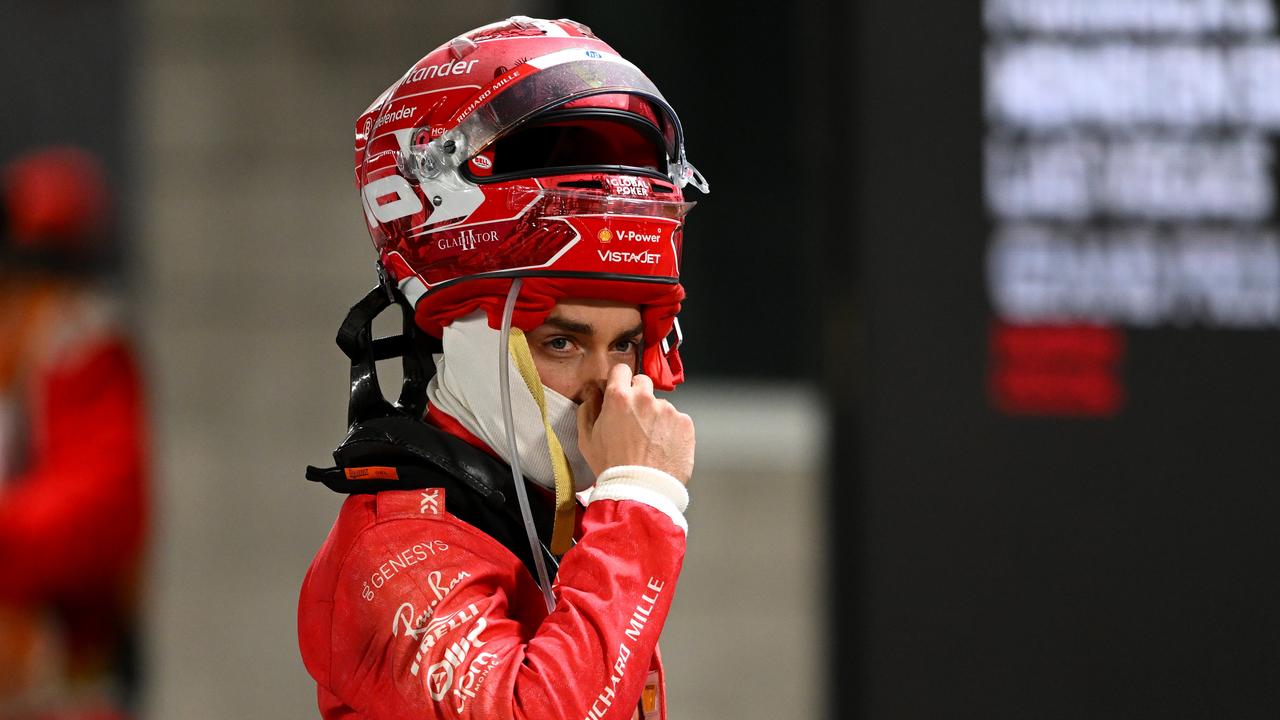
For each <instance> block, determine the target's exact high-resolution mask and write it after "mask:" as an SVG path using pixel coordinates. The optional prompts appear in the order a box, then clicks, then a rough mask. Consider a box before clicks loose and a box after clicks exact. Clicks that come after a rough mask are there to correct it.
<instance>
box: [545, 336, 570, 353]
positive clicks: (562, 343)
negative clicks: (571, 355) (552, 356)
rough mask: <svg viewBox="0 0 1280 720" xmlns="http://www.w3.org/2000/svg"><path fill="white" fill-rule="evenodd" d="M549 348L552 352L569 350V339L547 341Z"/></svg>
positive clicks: (558, 338) (561, 338)
mask: <svg viewBox="0 0 1280 720" xmlns="http://www.w3.org/2000/svg"><path fill="white" fill-rule="evenodd" d="M547 347H549V348H551V349H552V350H568V349H569V338H563V337H557V338H551V339H550V340H548V341H547Z"/></svg>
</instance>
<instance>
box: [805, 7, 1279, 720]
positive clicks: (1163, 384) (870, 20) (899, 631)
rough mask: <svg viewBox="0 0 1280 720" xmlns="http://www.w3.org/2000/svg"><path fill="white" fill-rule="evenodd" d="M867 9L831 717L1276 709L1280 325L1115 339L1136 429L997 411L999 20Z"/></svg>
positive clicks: (840, 388) (839, 306) (844, 300)
mask: <svg viewBox="0 0 1280 720" xmlns="http://www.w3.org/2000/svg"><path fill="white" fill-rule="evenodd" d="M855 14H856V31H855V33H854V34H853V35H852V36H851V38H850V43H851V45H852V46H853V47H854V51H853V52H854V55H855V57H856V58H857V59H858V62H857V68H858V72H857V81H856V83H852V84H848V85H845V86H844V87H846V88H848V89H849V90H851V91H852V92H853V93H854V97H855V98H856V107H855V110H856V117H857V120H856V121H854V122H853V123H851V124H850V125H849V126H847V127H846V129H847V130H848V131H849V132H851V133H852V137H853V140H854V146H853V152H854V154H853V158H854V162H855V164H856V167H857V169H858V170H857V179H858V182H857V186H856V192H855V197H856V204H855V206H854V207H855V209H854V211H853V217H854V220H853V227H854V228H856V231H855V235H856V237H857V242H858V245H859V248H860V250H859V253H858V257H857V260H856V263H855V265H856V267H858V268H859V269H860V272H858V273H857V277H858V278H859V279H860V283H859V290H858V292H857V295H856V297H857V298H858V299H859V300H858V301H852V302H855V303H857V304H859V305H860V307H862V308H865V313H864V314H863V319H864V321H865V331H864V332H863V333H862V334H861V335H860V337H861V338H862V340H863V342H864V344H862V345H860V346H858V345H855V346H853V350H852V351H850V350H846V351H845V352H844V353H843V354H839V355H838V358H839V360H838V362H840V363H845V362H852V361H854V359H855V358H860V363H861V367H862V368H863V369H864V370H865V372H863V373H860V374H859V375H858V376H856V378H854V377H848V376H843V375H841V374H839V373H834V374H829V375H828V379H829V380H832V381H833V383H832V385H831V389H832V391H833V397H835V398H838V400H837V408H836V412H835V415H836V418H837V427H836V429H835V438H836V441H835V448H834V471H833V473H832V476H831V482H832V490H833V499H834V502H833V504H832V506H831V512H830V515H829V521H830V522H831V523H832V526H833V528H835V533H834V534H833V551H834V557H833V563H832V567H833V570H834V574H835V577H836V587H835V593H834V600H833V610H834V612H835V614H834V615H833V622H834V623H835V627H836V632H837V638H838V639H837V640H836V642H835V644H834V647H835V648H836V655H835V661H836V662H835V665H834V668H835V670H834V676H835V677H834V684H833V701H832V704H833V708H835V709H834V710H833V715H835V716H839V717H869V718H895V719H897V718H967V717H974V718H978V717H981V718H1027V717H1035V718H1064V719H1065V718H1082V717H1091V718H1120V717H1162V718H1165V717H1169V718H1172V717H1177V718H1227V717H1230V718H1262V717H1274V716H1275V715H1276V713H1277V712H1280V683H1277V682H1276V678H1277V677H1280V674H1278V673H1280V650H1277V648H1280V620H1278V619H1277V614H1276V612H1275V608H1276V607H1277V606H1278V605H1280V576H1278V575H1277V573H1276V572H1275V571H1274V568H1275V558H1276V557H1277V553H1278V552H1280V529H1277V525H1276V522H1275V518H1276V517H1277V516H1278V514H1280V486H1278V485H1277V479H1280V446H1278V445H1277V442H1276V440H1277V436H1278V435H1277V431H1278V430H1280V403H1277V400H1280V373H1277V372H1276V368H1277V360H1280V336H1277V334H1276V332H1275V331H1274V329H1269V328H1255V329H1239V330H1211V329H1208V328H1207V327H1205V324H1204V323H1202V322H1198V321H1196V320H1194V319H1192V320H1190V321H1188V322H1186V323H1182V324H1163V325H1157V326H1154V327H1151V328H1140V327H1128V326H1124V325H1123V324H1118V325H1117V326H1115V327H1112V328H1109V329H1108V331H1116V332H1118V333H1119V338H1120V342H1121V347H1122V355H1123V359H1122V361H1121V362H1120V365H1119V367H1118V369H1117V370H1116V373H1117V378H1118V380H1119V383H1120V386H1121V388H1122V392H1123V401H1122V404H1121V406H1120V407H1119V408H1118V409H1116V410H1115V411H1114V412H1105V413H1099V414H1094V415H1089V414H1088V413H1084V414H1079V413H1076V414H1072V413H1064V412H1035V411H1031V412H1020V413H1009V412H1006V411H1003V410H1001V409H999V408H998V403H996V402H995V401H994V400H993V393H992V390H991V387H990V386H989V382H990V380H991V377H992V364H993V363H995V362H996V359H995V357H994V354H993V351H992V350H991V348H990V347H989V344H990V339H991V337H992V335H991V333H992V332H993V329H992V328H993V322H994V320H995V313H994V311H993V309H992V307H991V304H990V302H989V300H988V292H987V283H988V281H989V278H988V277H987V276H986V275H985V271H986V269H985V261H986V249H987V247H988V236H989V234H990V233H991V231H992V221H991V220H990V219H989V217H988V215H987V212H986V210H985V208H984V199H983V194H982V193H983V190H982V182H983V180H982V178H983V156H982V144H983V138H984V133H985V129H984V119H983V104H982V100H981V98H982V91H983V85H982V74H981V73H982V59H983V41H984V35H983V30H982V17H981V13H980V10H979V7H978V6H977V5H976V4H971V3H968V4H966V3H959V4H957V3H924V2H893V3H888V2H884V3H861V4H858V6H857V10H856V13H855ZM1103 220H1104V221H1107V222H1110V221H1111V220H1114V218H1112V219H1110V220H1108V219H1107V218H1103ZM1270 222H1274V220H1271V221H1270ZM846 267H848V266H845V265H841V266H840V267H837V268H833V269H832V271H831V272H830V273H828V274H827V276H826V278H827V292H828V296H827V297H828V298H829V300H828V303H827V308H828V310H829V314H828V316H827V317H828V318H829V320H830V323H829V326H828V327H829V328H831V329H836V328H839V327H841V326H842V324H844V323H847V322H850V321H852V320H853V319H854V318H853V316H851V314H850V313H849V308H850V302H851V301H850V300H849V298H848V296H847V295H845V294H843V293H841V292H840V291H839V290H838V289H837V287H838V286H839V284H840V282H841V280H842V278H844V277H845V274H844V272H845V268H846ZM859 301H860V302H859ZM832 348H833V349H834V350H835V351H836V352H837V353H840V351H839V344H838V338H837V343H835V344H833V345H832ZM859 350H860V352H859Z"/></svg>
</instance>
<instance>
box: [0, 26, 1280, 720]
mask: <svg viewBox="0 0 1280 720" xmlns="http://www.w3.org/2000/svg"><path fill="white" fill-rule="evenodd" d="M512 14H527V15H533V16H543V17H571V18H574V19H577V20H579V21H581V22H583V23H585V24H587V25H589V26H591V27H592V28H593V30H594V31H595V32H596V33H597V34H598V35H600V36H601V37H602V38H604V39H605V40H606V41H608V42H610V43H611V44H612V45H613V46H614V47H615V48H617V49H618V50H619V51H620V52H621V53H622V54H623V55H624V56H626V57H628V58H629V59H631V60H632V61H634V62H635V63H636V64H638V65H639V66H640V67H642V68H643V69H644V70H645V71H646V72H647V73H648V74H649V76H650V77H651V78H653V79H654V81H655V82H656V84H657V85H658V86H659V87H661V88H662V90H663V92H664V94H665V95H666V97H667V98H668V99H669V100H670V101H671V103H672V104H673V106H675V107H676V108H677V110H678V111H679V112H680V114H681V117H682V119H683V120H684V122H685V125H686V130H687V134H688V137H689V153H690V157H691V159H693V160H694V161H695V162H696V163H697V164H698V167H699V169H700V170H702V171H703V172H704V173H705V174H706V175H707V177H708V178H709V179H710V181H711V183H712V186H713V193H712V194H711V195H709V196H707V197H705V198H702V199H701V201H700V205H699V207H698V208H697V210H696V211H695V212H694V213H693V214H692V216H691V217H690V223H689V226H688V230H687V233H686V239H687V242H686V248H685V266H684V270H683V276H684V279H685V285H686V287H687V288H688V289H689V295H690V297H689V301H688V303H687V309H686V310H685V312H684V313H683V314H682V323H683V325H684V328H685V334H686V337H687V339H688V343H687V345H685V346H684V347H683V348H682V352H683V353H684V356H685V363H686V366H687V367H688V368H689V375H690V381H689V382H688V383H687V384H686V385H685V386H683V387H682V388H681V389H680V390H678V391H677V392H676V393H675V394H674V396H673V398H672V399H673V401H674V402H676V404H677V405H680V406H681V407H682V408H684V409H687V410H688V411H689V412H690V413H691V414H692V415H693V416H694V418H695V420H696V421H697V424H698V433H699V436H698V439H699V455H698V475H697V478H696V481H695V485H694V487H693V498H694V499H693V503H692V506H691V509H690V512H689V519H690V526H691V533H690V544H689V555H688V559H687V562H686V566H685V573H684V575H683V577H682V579H681V587H680V591H679V595H678V597H677V599H676V602H675V606H674V609H673V613H672V616H671V619H670V620H669V622H668V624H667V627H666V630H665V632H664V635H663V641H662V642H663V649H664V659H665V661H666V662H667V665H668V677H669V680H668V690H669V706H670V707H671V708H672V711H673V712H672V716H673V718H720V717H724V718H729V717H732V718H780V717H782V718H785V717H824V716H825V717H840V718H843V717H858V718H894V719H898V718H930V719H932V718H951V717H983V718H1027V717H1035V718H1064V719H1066V718H1081V717H1099V718H1113V717H1114V718H1120V717H1125V718H1146V717H1153V718H1154V717H1160V718H1174V717H1178V718H1181V717H1185V718H1274V717H1276V716H1277V715H1278V714H1280V615H1278V614H1277V612H1276V611H1275V608H1277V607H1280V576H1278V573H1277V572H1276V565H1277V563H1276V560H1277V558H1278V557H1280V526H1278V525H1277V522H1276V519H1277V517H1280V487H1278V486H1277V480H1280V445H1278V444H1277V442H1276V438H1277V437H1278V434H1277V433H1278V431H1280V373H1277V372H1276V368H1277V366H1278V364H1280V363H1278V361H1280V335H1278V334H1277V330H1278V329H1280V237H1278V235H1277V222H1278V218H1277V214H1276V202H1275V199H1276V192H1275V187H1276V181H1277V172H1276V166H1275V163H1274V157H1273V155H1274V153H1275V139H1276V134H1277V133H1278V132H1280V27H1278V26H1277V8H1276V6H1275V4H1274V3H1273V2H1272V0H984V1H982V2H971V3H937V2H923V1H922V0H897V1H895V2H890V1H888V0H884V1H876V2H858V3H854V2H835V0H796V1H795V2H791V3H776V2H765V1H764V0H741V1H740V2H736V3H733V4H732V5H729V4H720V3H712V2H700V3H677V2H666V1H657V2H650V3H646V4H644V5H642V6H641V5H632V4H624V3H608V4H606V3H598V2H591V3H588V2H581V1H579V0H544V1H541V2H515V1H510V0H501V1H500V0H472V1H471V2H466V3H462V2H457V3H455V2H423V1H421V0H417V1H413V2H410V1H408V0H365V1H363V2H359V3H356V2H328V1H325V0H310V1H308V2H302V1H301V0H287V1H280V2H272V3H258V2H248V1H247V0H222V1H220V2H213V1H211V0H190V1H188V2H181V3H179V2H160V1H159V0H150V1H147V0H133V1H132V2H102V1H97V2H90V1H89V0H52V1H50V2H45V3H28V2H16V1H13V0H0V57H2V58H3V59H4V62H3V67H4V68H5V70H6V72H5V73H3V75H0V89H2V90H3V92H2V93H0V97H2V98H3V100H0V107H3V112H0V128H2V129H3V132H0V164H3V165H4V167H5V171H4V176H3V179H4V183H5V185H4V190H5V203H6V204H5V209H4V211H3V212H4V217H5V218H6V220H5V223H6V228H7V231H6V232H7V234H6V237H5V238H4V242H5V243H6V245H7V247H6V248H5V254H4V255H3V258H2V259H3V261H4V263H5V265H4V267H3V268H2V270H3V272H2V273H0V289H2V290H3V292H0V332H2V337H0V343H4V345H5V352H4V353H0V381H3V383H4V384H3V385H0V411H2V412H0V470H3V471H4V475H3V477H4V479H3V480H0V569H2V570H3V571H4V572H3V575H4V576H5V577H4V578H3V579H0V661H3V660H5V659H6V658H8V659H12V658H14V657H24V658H28V659H29V658H32V657H34V658H35V661H34V662H33V663H32V664H33V666H34V667H35V668H36V669H35V670H31V671H30V672H29V673H28V671H27V670H24V673H27V674H29V675H30V676H31V678H34V679H32V680H30V682H29V683H28V685H27V686H28V687H29V688H30V687H36V686H38V687H41V688H45V689H44V690H40V691H31V692H28V693H27V696H26V697H25V698H24V699H23V700H22V702H24V703H28V705H29V706H30V707H36V706H37V705H38V703H40V702H45V701H48V700H49V698H50V697H54V696H56V695H57V693H58V692H59V691H58V689H57V688H58V687H60V686H59V685H58V682H59V681H58V680H56V679H49V677H48V672H46V675H43V676H42V675H40V674H39V673H40V672H43V671H48V669H49V668H54V667H61V666H65V665H70V666H72V667H74V668H75V671H76V673H78V674H79V675H80V676H81V677H89V678H94V679H93V680H91V681H90V682H87V683H81V684H80V685H79V687H89V688H91V689H90V690H88V691H85V692H84V697H85V698H87V699H86V700H85V702H86V703H92V702H95V700H94V698H101V697H108V696H111V695H113V694H114V693H115V690H114V689H113V688H117V687H125V688H132V689H133V691H132V692H131V693H126V695H127V698H126V700H127V704H132V706H133V707H135V708H136V710H137V712H136V715H137V716H139V717H151V718H171V717H182V718H192V719H196V720H203V719H205V718H210V719H212V718H232V717H237V718H238V717H278V718H307V717H315V716H316V712H315V701H314V697H315V692H314V684H313V683H312V682H311V680H310V679H309V678H308V676H307V675H306V673H305V671H304V669H303V667H302V664H301V661H300V659H299V656H298V651H297V642H296V633H295V612H296V602H297V593H298V588H299V586H300V583H301V579H302V575H303V573H304V572H305V570H306V568H307V566H308V564H309V562H310V560H311V557H312V555H313V554H314V552H315V550H316V549H317V547H318V546H319V544H320V542H321V541H322V540H323V538H324V536H325V534H326V532H327V531H328V528H329V525H330V523H331V522H332V520H333V518H334V516H335V514H336V512H337V509H338V506H339V502H340V499H341V498H340V497H339V496H337V495H334V494H332V493H329V492H328V491H326V490H324V489H322V488H319V487H315V486H313V485H312V484H310V483H307V482H305V480H304V479H303V476H302V470H303V467H304V466H305V465H306V464H308V463H311V464H318V465H319V464H326V463H327V460H328V457H329V452H330V451H331V450H332V448H333V446H334V445H336V443H337V442H338V441H339V440H340V439H341V437H342V435H343V431H344V429H345V422H344V418H345V410H346V399H347V398H346V388H347V372H348V368H347V362H346V360H345V358H344V357H343V356H342V355H341V353H340V352H339V351H338V349H337V348H336V347H335V346H334V345H333V336H334V334H335V331H336V329H337V326H338V323H339V322H340V321H341V319H342V318H343V317H344V315H345V312H346V310H347V308H348V307H349V306H350V304H352V303H353V302H354V301H355V300H357V299H358V298H359V297H360V296H361V295H363V293H364V292H365V291H367V290H368V288H369V287H371V286H372V284H373V283H374V282H375V276H374V272H373V261H374V254H373V252H372V248H371V246H370V244H369V240H368V236H367V233H366V231H365V229H364V224H363V220H362V218H361V217H360V214H359V209H358V204H357V199H356V193H355V191H354V188H353V187H352V184H351V174H350V173H351V165H350V163H351V155H350V148H351V141H352V131H353V127H352V122H353V121H354V118H355V117H356V115H357V113H359V112H360V111H361V110H363V109H364V108H365V107H366V106H367V105H368V103H369V102H370V101H371V100H372V98H373V97H375V96H376V95H377V94H378V93H380V92H381V91H382V90H383V89H384V88H385V87H387V86H388V85H389V84H390V83H391V82H392V81H394V80H395V79H396V78H397V77H398V76H399V75H400V74H401V73H402V72H403V71H404V70H405V69H406V68H408V67H409V66H410V65H411V64H412V63H414V62H415V61H416V60H417V59H418V58H420V57H421V56H422V55H424V54H426V53H427V52H428V51H429V50H431V49H432V48H434V47H435V46H437V45H439V44H440V43H443V42H445V41H447V40H449V39H450V38H452V37H454V36H455V35H457V34H458V33H461V32H463V31H465V30H468V29H470V28H472V27H475V26H477V25H480V24H483V23H486V22H490V21H493V20H496V19H499V18H502V17H506V16H508V15H512ZM32 163H34V164H32ZM32 168H35V169H36V170H39V171H40V172H39V173H36V174H35V175H32V174H31V173H32V172H35V171H33V170H32ZM24 173H25V174H24ZM41 173H43V174H41ZM36 177H39V178H45V179H41V180H39V182H38V183H37V182H36V181H35V180H32V179H31V178H36ZM41 183H43V184H41ZM37 186H39V187H53V188H55V190H56V191H49V192H46V193H44V194H43V195H40V194H37V197H35V199H32V198H31V197H28V196H23V198H19V199H15V198H18V196H17V195H15V192H16V191H15V190H14V188H25V187H37ZM68 188H70V189H73V190H71V191H69V190H68ZM58 189H61V190H58ZM68 195H70V196H74V197H77V198H82V199H83V198H90V199H92V198H98V200H95V201H94V202H87V201H86V202H82V203H79V204H72V205H71V206H66V205H65V203H64V204H61V205H60V204H58V203H57V202H53V201H50V200H48V197H54V198H58V197H66V196H68ZM42 198H44V199H42ZM37 209H38V210H39V212H37V211H36V210H37ZM67 218H80V219H85V218H88V219H89V221H91V222H88V224H87V225H86V224H85V223H81V225H75V224H74V223H72V224H71V225H70V226H69V225H68V224H67V222H65V220H66V219H67ZM49 298H53V300H49ZM50 307H52V308H55V309H57V310H59V312H57V313H53V312H52V311H47V308H50ZM104 307H110V308H112V312H111V313H110V317H109V318H105V317H102V316H103V315H104V314H103V313H100V312H97V309H100V308H104ZM33 308H36V309H38V310H39V312H37V310H36V309H33ZM32 317H40V318H47V320H43V321H42V322H43V325H42V326H46V327H47V328H49V330H48V333H47V334H50V335H53V336H58V337H59V338H61V342H59V343H53V345H52V347H54V348H56V349H57V350H58V352H59V353H60V354H58V355H57V356H56V357H57V358H59V360H58V362H56V363H53V366H54V368H55V370H54V371H52V372H51V373H50V374H49V376H48V377H45V376H33V375H32V374H31V373H28V374H27V376H25V377H26V382H27V383H29V384H32V386H33V387H38V388H39V390H38V392H37V391H32V390H30V389H29V388H26V387H25V386H23V385H21V384H20V381H21V380H22V379H23V377H24V376H23V375H22V374H21V373H20V372H19V370H15V369H13V368H18V369H21V368H22V367H24V365H23V362H24V361H20V358H22V357H25V356H24V355H23V354H22V352H19V348H24V347H26V346H27V345H33V346H34V341H31V342H25V341H23V342H20V341H22V340H23V339H24V338H31V337H36V336H40V337H43V335H41V334H39V333H36V334H33V331H32V330H30V327H29V326H31V325H32V324H33V323H32V322H29V321H28V318H32ZM86 328H89V329H86ZM41 347H44V346H41ZM13 358H19V359H13ZM86 358H89V359H92V360H93V362H90V361H89V360H86ZM26 362H27V364H28V365H30V364H31V363H30V362H29V361H26ZM67 377H72V378H78V380H77V381H76V382H78V383H79V384H76V383H75V382H71V383H70V384H68V381H66V378H67ZM104 378H110V379H111V380H110V382H109V383H108V380H107V379H104ZM60 383H61V384H60ZM103 387H113V388H119V391H118V392H116V393H94V392H93V389H95V388H103ZM50 388H57V389H56V390H50ZM100 395H101V396H102V397H99V396H100ZM91 400H92V402H91ZM80 408H92V409H94V412H96V413H99V414H96V415H75V414H74V413H73V412H72V410H75V409H80ZM41 413H44V414H43V415H42V414H41ZM46 415H47V417H46ZM24 422H25V423H27V425H30V426H31V427H26V426H24V425H23V423H24ZM102 427H111V428H117V429H119V428H126V429H128V430H129V431H128V432H125V433H123V434H124V435H125V437H123V438H120V437H116V438H113V439H112V440H113V441H114V442H117V443H119V444H117V445H115V446H113V447H123V448H125V450H122V451H119V452H114V451H106V450H100V449H99V446H98V445H95V444H94V443H95V442H98V440H97V439H94V440H89V439H86V438H98V437H99V434H95V433H94V432H90V429H94V428H102ZM49 428H64V430H62V431H58V432H53V431H52V430H49ZM65 428H75V430H65ZM51 433H52V434H51ZM67 437H73V438H75V442H69V443H65V445H66V447H58V448H54V446H55V445H58V443H56V442H52V441H51V440H50V438H63V439H65V438H67ZM101 441H102V442H107V440H106V439H103V440H101ZM42 443H43V444H42ZM46 446H47V447H48V448H54V449H55V450H56V451H57V453H56V454H57V457H59V458H61V460H60V462H62V463H64V465H63V466H56V467H55V465H56V464H52V463H51V464H50V465H49V467H48V468H43V466H42V465H40V462H39V457H38V453H35V452H34V451H31V450H28V451H27V452H16V451H14V450H13V448H15V447H27V448H37V449H39V448H46ZM102 447H105V446H102ZM50 452H51V453H53V450H50ZM6 453H7V454H6ZM51 457H52V454H51ZM108 460H109V461H108ZM68 463H69V464H70V466H71V467H73V468H75V471H74V472H72V471H70V470H66V466H67V464H68ZM59 467H62V468H63V469H62V470H59V469H58V468H59ZM42 468H43V469H42ZM84 468H92V470H93V471H92V472H87V471H84ZM72 476H74V477H75V478H76V483H75V484H61V483H62V481H59V480H57V479H58V478H63V477H72ZM37 481H39V482H37ZM24 488H25V490H24ZM32 488H40V490H39V492H37V491H34V490H31V489H32ZM33 498H34V499H33ZM64 506H65V507H67V508H72V509H74V510H75V511H76V512H72V511H71V510H66V511H64V510H62V509H61V508H62V507H64ZM28 531H29V532H28ZM37 531H38V532H37ZM55 531H56V532H55ZM24 532H25V533H26V534H25V535H24V534H23V533H24ZM40 533H43V534H40ZM37 536H38V537H42V538H45V539H46V542H45V546H43V547H45V548H46V551H45V554H38V553H36V551H35V550H33V548H38V544H37V543H36V541H35V540H34V539H33V538H37ZM86 537H91V538H93V542H91V543H85V542H84V539H85V538H86ZM49 538H52V539H53V540H48V539H49ZM144 538H145V540H144ZM24 542H25V543H27V544H26V545H23V544H22V543H24ZM144 542H145V545H144ZM5 543H8V544H7V545H6V544H5ZM82 546H83V547H82ZM84 568H89V569H92V570H93V572H89V571H87V570H84ZM72 571H74V572H72ZM60 573H61V574H60ZM86 573H88V574H87V575H86ZM71 576H74V577H76V578H78V580H77V581H76V582H72V581H70V580H65V579H63V578H65V577H71ZM77 583H79V584H77ZM42 593H43V594H42ZM86 597H89V598H93V599H94V601H93V602H89V603H86V602H85V598H86ZM33 598H34V599H36V600H38V599H39V598H49V599H47V601H41V602H44V603H45V604H44V605H38V607H39V608H40V609H39V610H38V611H36V612H26V611H22V610H21V608H24V607H32V606H33V605H32V603H33V602H35V600H33ZM98 599H101V600H100V601H99V600H98ZM24 603H25V605H24ZM86 605H88V606H90V607H88V608H86V607H85V606H86ZM85 617H91V618H93V622H88V621H85V622H80V621H79V619H83V618H85ZM51 638H52V639H51ZM5 653H8V655H5ZM41 668H43V670H41ZM11 677H12V678H16V677H17V676H16V675H14V676H11ZM23 677H26V675H24V676H23ZM41 678H44V680H41ZM6 680H8V679H6ZM46 681H47V682H46ZM11 684H14V683H9V682H5V683H0V692H3V691H4V689H5V688H6V687H8V686H9V685H11ZM19 684H20V683H19ZM48 688H53V689H52V690H50V689H48ZM41 693H44V694H43V695H42V694H41ZM51 694H52V695H51ZM23 707H25V706H21V705H16V704H15V705H11V706H8V707H4V708H0V718H6V717H18V715H17V713H18V712H19V711H21V710H22V709H23ZM6 713H9V714H6Z"/></svg>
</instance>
